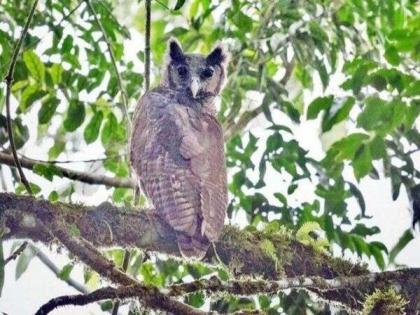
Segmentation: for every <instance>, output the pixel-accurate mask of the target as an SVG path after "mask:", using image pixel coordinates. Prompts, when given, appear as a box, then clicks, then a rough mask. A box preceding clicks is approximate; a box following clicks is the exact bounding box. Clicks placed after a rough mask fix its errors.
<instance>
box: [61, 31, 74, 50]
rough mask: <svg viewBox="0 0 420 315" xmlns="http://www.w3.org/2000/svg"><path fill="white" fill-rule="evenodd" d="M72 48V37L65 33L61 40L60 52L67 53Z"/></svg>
mask: <svg viewBox="0 0 420 315" xmlns="http://www.w3.org/2000/svg"><path fill="white" fill-rule="evenodd" d="M72 48H73V37H71V36H70V35H67V36H66V38H65V39H64V41H63V45H62V46H61V52H62V53H63V54H66V53H69V52H70V50H71V49H72Z"/></svg>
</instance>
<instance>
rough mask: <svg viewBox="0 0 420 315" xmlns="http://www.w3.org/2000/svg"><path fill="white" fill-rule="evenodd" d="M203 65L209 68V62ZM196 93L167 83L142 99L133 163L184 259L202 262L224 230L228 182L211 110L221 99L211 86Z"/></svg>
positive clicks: (132, 146)
mask: <svg viewBox="0 0 420 315" xmlns="http://www.w3.org/2000/svg"><path fill="white" fill-rule="evenodd" d="M176 45H177V47H176V48H179V51H178V53H179V54H182V57H183V59H182V62H183V63H184V64H186V65H185V66H186V67H187V71H189V72H190V74H189V76H190V77H191V78H187V77H185V79H186V80H187V79H189V80H190V82H193V80H194V78H192V77H193V76H194V73H192V72H193V71H195V70H193V66H191V67H189V66H188V60H189V55H184V54H183V53H182V51H181V49H180V47H179V44H177V43H176ZM172 48H173V47H170V48H169V49H170V50H169V55H171V53H172V52H173V51H172ZM170 57H179V56H170ZM171 59H174V58H171ZM203 60H204V61H206V59H205V58H204V57H203ZM175 61H177V60H175ZM170 62H174V60H172V61H170ZM173 66H175V67H176V66H177V65H176V64H169V65H167V67H168V68H167V69H168V71H169V67H173ZM202 66H203V67H208V63H207V62H206V63H205V64H203V65H202ZM211 67H212V71H213V73H215V74H216V73H217V72H219V73H221V71H224V69H222V67H221V66H220V69H216V68H217V67H218V65H217V64H212V65H211ZM198 68H199V67H197V69H198ZM201 70H202V69H201ZM198 71H200V70H198ZM167 75H169V76H170V75H171V74H167ZM198 75H200V73H198ZM223 75H224V74H223ZM178 79H179V78H178ZM220 79H223V77H220ZM172 80H173V79H172ZM204 83H206V82H204ZM210 83H211V82H207V84H210ZM214 86H215V87H216V86H217V85H214ZM193 88H196V89H197V90H195V91H191V87H190V86H189V84H186V85H185V86H184V85H182V86H180V85H179V84H176V85H175V86H174V85H171V84H170V83H169V82H168V81H166V82H163V83H162V84H161V86H160V87H158V88H156V89H154V90H152V91H150V92H148V93H146V94H145V95H144V96H143V97H142V98H141V100H140V102H139V104H138V108H137V112H136V115H135V118H134V124H133V132H132V137H131V144H130V161H131V165H132V167H133V169H134V171H135V173H136V174H137V176H138V178H139V181H140V185H141V187H142V190H143V191H144V193H145V194H146V195H147V196H148V198H149V199H150V200H151V201H152V203H153V205H154V207H155V208H156V211H157V212H158V213H159V214H160V215H161V217H162V218H163V219H164V220H165V221H166V222H167V223H168V224H169V225H170V226H171V227H172V228H173V229H174V230H175V232H176V235H177V240H178V246H179V249H180V252H181V253H182V255H183V256H186V257H197V258H200V259H201V258H202V257H203V256H204V255H205V254H206V252H207V249H208V247H209V245H210V242H213V241H216V240H217V239H218V237H219V236H220V233H221V231H222V229H223V224H224V218H225V212H226V206H227V183H226V167H225V158H224V148H223V147H224V146H223V144H224V141H223V131H222V128H221V126H220V124H219V122H218V121H217V119H216V118H215V116H214V110H213V109H212V108H211V107H212V106H213V101H214V100H213V99H214V96H215V94H214V95H209V94H210V93H213V92H211V91H209V89H208V85H207V86H203V85H201V86H200V85H199V86H198V88H197V87H193ZM204 88H207V90H205V91H203V89H204ZM219 90H220V88H219ZM194 93H195V96H196V97H193V94H194ZM200 93H201V94H200ZM204 93H206V94H204ZM217 93H218V91H217Z"/></svg>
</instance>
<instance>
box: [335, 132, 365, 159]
mask: <svg viewBox="0 0 420 315" xmlns="http://www.w3.org/2000/svg"><path fill="white" fill-rule="evenodd" d="M366 139H369V136H368V135H366V134H363V133H352V134H351V135H349V136H347V137H345V138H343V139H341V140H340V141H337V142H336V143H334V144H333V145H332V146H331V148H330V150H328V153H330V152H336V155H337V158H336V159H337V160H338V161H343V160H345V159H348V160H352V159H353V157H354V155H355V154H356V151H357V150H358V149H359V148H360V146H361V145H362V144H363V142H364V141H365V140H366Z"/></svg>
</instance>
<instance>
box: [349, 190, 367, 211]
mask: <svg viewBox="0 0 420 315" xmlns="http://www.w3.org/2000/svg"><path fill="white" fill-rule="evenodd" d="M347 184H348V185H349V188H350V192H351V193H352V195H353V196H354V197H355V198H356V200H357V202H358V204H359V207H360V211H361V213H362V217H366V215H365V211H366V203H365V198H363V194H362V192H361V191H360V190H359V188H357V186H356V185H354V184H353V183H351V182H347Z"/></svg>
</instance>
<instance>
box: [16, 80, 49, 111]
mask: <svg viewBox="0 0 420 315" xmlns="http://www.w3.org/2000/svg"><path fill="white" fill-rule="evenodd" d="M46 94H47V92H45V91H43V90H41V87H40V86H39V85H38V84H33V85H29V86H27V87H26V88H25V89H24V90H23V92H22V97H21V99H20V104H19V109H20V110H21V111H22V112H26V111H27V110H28V109H29V108H30V107H31V105H32V104H33V103H34V102H35V101H37V100H39V99H41V98H42V97H43V96H45V95H46Z"/></svg>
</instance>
